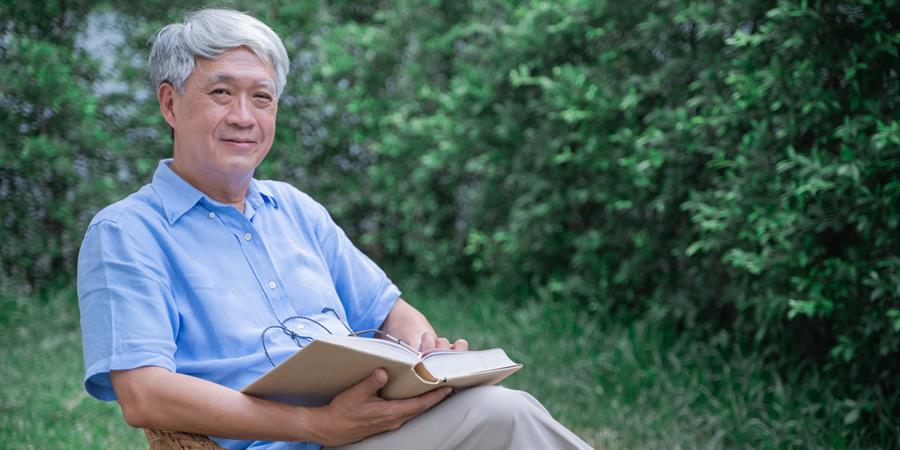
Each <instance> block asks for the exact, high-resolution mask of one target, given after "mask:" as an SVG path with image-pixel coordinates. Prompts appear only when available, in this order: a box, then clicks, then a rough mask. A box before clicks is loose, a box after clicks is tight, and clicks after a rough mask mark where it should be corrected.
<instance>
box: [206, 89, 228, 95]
mask: <svg viewBox="0 0 900 450" xmlns="http://www.w3.org/2000/svg"><path fill="white" fill-rule="evenodd" d="M210 94H213V95H228V91H227V90H226V89H224V88H217V89H213V90H212V91H210Z"/></svg>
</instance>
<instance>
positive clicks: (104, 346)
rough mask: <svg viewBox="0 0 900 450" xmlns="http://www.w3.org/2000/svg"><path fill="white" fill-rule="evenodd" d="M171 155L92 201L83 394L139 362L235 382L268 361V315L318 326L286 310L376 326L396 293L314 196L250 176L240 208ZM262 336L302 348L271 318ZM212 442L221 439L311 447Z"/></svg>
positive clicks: (283, 347)
mask: <svg viewBox="0 0 900 450" xmlns="http://www.w3.org/2000/svg"><path fill="white" fill-rule="evenodd" d="M170 163H171V160H165V161H161V162H160V163H159V167H158V168H157V170H156V173H155V174H154V176H153V182H152V183H151V184H149V185H146V186H144V187H143V188H141V189H140V190H139V191H138V192H136V193H134V194H132V195H130V196H129V197H127V198H125V199H124V200H121V201H119V202H117V203H115V204H113V205H111V206H109V207H107V208H105V209H103V210H102V211H100V212H99V213H98V214H97V215H96V216H95V217H94V219H93V221H92V222H91V224H90V226H89V228H88V231H87V233H86V235H85V238H84V242H83V244H82V247H81V252H80V254H79V257H78V303H79V307H80V309H81V330H82V336H83V343H84V364H85V378H84V384H85V388H86V389H87V391H88V392H89V393H90V394H91V395H92V396H94V397H96V398H99V399H102V400H114V399H115V392H114V391H113V389H112V385H111V383H110V379H109V371H110V370H126V369H133V368H137V367H142V366H159V367H164V368H166V369H169V370H171V371H173V372H178V373H182V374H187V375H192V376H195V377H199V378H203V379H206V380H209V381H212V382H215V383H219V384H222V385H224V386H227V387H230V388H232V389H241V388H243V387H244V386H246V385H247V384H249V383H250V382H252V381H253V380H254V379H256V378H257V377H258V376H260V375H261V374H263V373H264V372H266V371H267V370H269V369H271V368H272V364H271V363H270V362H269V360H268V359H267V357H266V354H265V352H264V347H263V337H262V332H263V330H264V329H266V328H267V327H270V326H273V325H279V324H280V323H284V325H286V326H289V327H291V329H292V330H293V331H295V332H296V333H297V334H300V335H305V336H311V337H315V336H318V335H321V334H324V333H326V331H325V330H324V329H323V328H322V327H320V326H318V325H316V324H315V323H314V322H312V321H309V320H304V319H291V320H287V319H289V318H291V317H296V316H306V317H309V318H311V319H314V320H316V321H318V322H320V323H321V324H322V325H323V326H324V328H327V329H328V330H329V331H331V332H333V333H335V334H338V333H340V334H346V333H347V329H346V328H345V327H344V325H342V324H341V322H340V321H339V319H338V317H339V318H340V320H341V321H343V322H344V323H347V324H349V326H350V327H351V328H352V329H353V330H354V331H358V330H365V329H371V328H378V327H379V326H381V324H382V322H383V321H384V319H385V317H387V314H388V312H389V311H390V309H391V307H392V306H393V305H394V302H395V301H396V300H397V298H398V297H399V295H400V291H399V290H398V289H397V287H396V286H395V285H394V284H393V283H391V281H390V280H389V279H388V278H387V276H385V274H384V272H383V271H382V270H381V269H379V268H378V267H377V266H376V265H375V264H374V263H373V262H372V261H371V260H370V259H369V258H367V257H366V256H365V255H364V254H363V253H362V252H360V251H359V250H358V249H357V248H356V247H355V246H354V245H353V244H352V243H351V242H350V240H349V239H348V238H347V236H346V235H345V234H344V232H343V231H342V230H341V229H340V227H338V226H337V225H336V224H335V223H334V221H333V220H332V219H331V217H330V216H329V214H328V212H327V211H326V210H325V208H323V207H322V206H321V205H320V204H318V203H316V202H315V201H314V200H313V199H312V198H310V197H309V196H308V195H306V194H304V193H302V192H300V191H299V190H297V189H295V188H294V187H292V186H290V185H288V184H285V183H280V182H275V181H259V180H252V181H251V183H250V187H249V190H248V193H247V198H246V206H245V208H244V213H243V214H242V213H241V212H240V211H238V210H237V209H236V208H234V207H232V206H229V205H224V204H222V203H219V202H216V201H215V200H212V199H210V198H209V197H208V196H206V195H205V194H203V193H202V192H200V191H199V190H197V189H196V188H194V187H193V186H191V185H190V184H189V183H187V182H186V181H184V180H183V179H182V178H181V177H179V176H178V175H177V174H175V172H173V171H172V169H171V168H170V167H169V164H170ZM324 308H333V309H334V311H335V312H334V313H329V312H323V309H324ZM286 320H287V321H286ZM285 321H286V322H285ZM265 342H266V345H265V349H266V350H267V351H268V353H269V355H270V356H271V358H272V359H273V360H274V362H275V364H277V363H279V362H280V361H283V360H284V359H286V358H287V357H288V356H290V355H291V354H293V353H294V352H296V351H297V349H298V346H297V344H296V343H295V342H294V341H293V340H292V339H291V338H290V337H289V336H288V335H287V334H286V333H284V332H282V331H281V330H279V329H271V330H270V331H268V332H266V334H265ZM301 342H302V341H301ZM215 440H216V441H217V442H218V443H219V445H222V446H224V447H227V448H247V447H248V446H251V447H252V448H259V447H257V446H260V447H263V448H269V449H272V448H279V449H281V448H285V449H286V448H298V449H299V448H303V449H305V448H318V445H314V444H302V443H301V444H297V443H294V444H283V443H282V444H275V445H269V444H268V443H262V442H256V443H253V442H249V441H226V440H221V439H215Z"/></svg>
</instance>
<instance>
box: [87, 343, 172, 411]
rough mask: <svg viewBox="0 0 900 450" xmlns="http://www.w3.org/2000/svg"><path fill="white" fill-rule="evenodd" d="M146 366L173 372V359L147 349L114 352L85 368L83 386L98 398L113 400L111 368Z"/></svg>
mask: <svg viewBox="0 0 900 450" xmlns="http://www.w3.org/2000/svg"><path fill="white" fill-rule="evenodd" d="M146 366H157V367H162V368H164V369H168V370H170V371H172V372H175V360H174V359H173V358H172V357H171V356H168V355H163V354H160V353H156V352H149V351H139V352H129V353H127V354H114V355H112V356H110V357H108V358H103V359H101V360H99V361H97V362H95V363H94V364H91V366H90V367H88V368H87V370H86V371H85V376H84V388H85V390H87V392H88V394H90V395H91V396H92V397H94V398H96V399H98V400H107V401H111V400H115V399H116V391H115V390H113V386H112V381H111V380H110V379H109V372H110V371H111V370H129V369H137V368H138V367H146Z"/></svg>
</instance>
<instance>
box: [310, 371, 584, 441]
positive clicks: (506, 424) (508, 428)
mask: <svg viewBox="0 0 900 450" xmlns="http://www.w3.org/2000/svg"><path fill="white" fill-rule="evenodd" d="M590 448H591V447H590V446H588V445H587V444H586V443H585V442H584V441H582V440H581V439H579V438H578V436H575V434H574V433H572V432H571V431H569V430H568V429H566V427H564V426H562V425H560V424H559V422H557V421H556V420H554V419H553V417H551V416H550V413H548V412H547V410H546V409H545V408H544V406H543V405H541V403H540V402H538V401H537V400H536V399H535V398H534V397H532V396H531V395H529V394H528V393H527V392H522V391H514V390H511V389H506V388H503V387H500V386H482V387H477V388H472V389H466V390H463V391H460V392H458V393H456V394H455V395H453V396H452V397H450V398H448V399H446V400H444V401H443V402H441V403H440V404H438V405H437V406H435V407H434V408H432V409H431V410H429V411H428V412H426V413H425V414H422V415H421V416H419V417H416V418H415V419H413V420H410V421H409V422H407V423H405V424H404V425H403V426H402V427H400V428H398V429H397V430H395V431H390V432H387V433H382V434H378V435H375V436H372V437H370V438H367V439H364V440H362V441H359V442H356V443H354V444H349V445H344V446H341V447H329V448H326V449H325V450H362V449H385V450H388V449H391V450H393V449H398V450H399V449H415V450H426V449H441V450H443V449H446V450H450V449H473V450H476V449H477V450H492V449H497V450H499V449H517V450H518V449H541V450H544V449H590Z"/></svg>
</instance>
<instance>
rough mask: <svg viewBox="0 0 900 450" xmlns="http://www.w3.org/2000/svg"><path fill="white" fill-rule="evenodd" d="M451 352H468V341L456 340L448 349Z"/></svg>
mask: <svg viewBox="0 0 900 450" xmlns="http://www.w3.org/2000/svg"><path fill="white" fill-rule="evenodd" d="M450 348H452V349H453V350H459V351H461V352H465V351H468V350H469V341H467V340H465V339H457V340H456V342H454V343H453V346H452V347H450Z"/></svg>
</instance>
